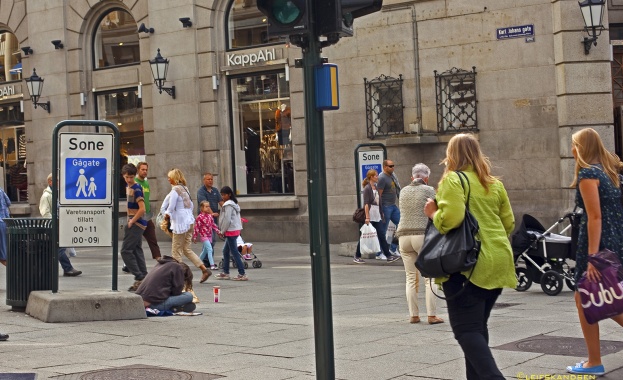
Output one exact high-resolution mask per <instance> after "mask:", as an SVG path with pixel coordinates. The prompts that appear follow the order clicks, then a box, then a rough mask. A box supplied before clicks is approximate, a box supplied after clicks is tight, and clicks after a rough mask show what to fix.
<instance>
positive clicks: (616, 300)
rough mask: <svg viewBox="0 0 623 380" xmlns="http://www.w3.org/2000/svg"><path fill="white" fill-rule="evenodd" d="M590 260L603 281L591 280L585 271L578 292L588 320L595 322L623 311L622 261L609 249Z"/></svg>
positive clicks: (591, 322)
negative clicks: (620, 271)
mask: <svg viewBox="0 0 623 380" xmlns="http://www.w3.org/2000/svg"><path fill="white" fill-rule="evenodd" d="M588 261H589V262H590V263H591V264H593V266H594V267H595V269H597V270H598V271H599V273H601V281H600V282H591V281H589V280H588V278H587V277H586V273H584V274H583V275H582V278H580V281H578V292H579V293H580V299H581V300H582V308H583V309H584V316H585V317H586V321H587V322H588V323H590V324H593V323H596V322H599V321H601V320H602V319H607V318H611V317H614V316H616V315H619V314H621V313H623V278H622V277H621V276H619V270H620V268H621V263H620V262H619V260H618V258H617V256H616V254H614V253H613V252H611V251H609V250H607V249H604V250H602V251H600V252H599V253H597V254H595V255H592V256H589V257H588Z"/></svg>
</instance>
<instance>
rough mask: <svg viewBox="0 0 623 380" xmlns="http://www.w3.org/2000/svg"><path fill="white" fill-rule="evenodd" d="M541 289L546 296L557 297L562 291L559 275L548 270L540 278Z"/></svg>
mask: <svg viewBox="0 0 623 380" xmlns="http://www.w3.org/2000/svg"><path fill="white" fill-rule="evenodd" d="M541 289H543V292H545V294H547V295H548V296H555V295H558V293H560V292H561V291H562V276H561V275H560V273H558V272H556V271H553V270H548V271H547V272H545V273H543V277H541Z"/></svg>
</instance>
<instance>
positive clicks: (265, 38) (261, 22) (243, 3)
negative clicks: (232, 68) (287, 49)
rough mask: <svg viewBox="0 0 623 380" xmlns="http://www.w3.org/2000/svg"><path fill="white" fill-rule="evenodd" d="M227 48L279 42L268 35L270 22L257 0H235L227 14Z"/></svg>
mask: <svg viewBox="0 0 623 380" xmlns="http://www.w3.org/2000/svg"><path fill="white" fill-rule="evenodd" d="M227 35H228V36H227V48H228V49H242V48H248V47H252V46H259V45H266V44H273V43H278V42H279V37H278V36H273V37H271V36H269V35H268V22H267V20H266V16H264V15H263V14H262V13H261V12H260V11H259V10H258V9H257V5H256V1H255V0H233V1H232V2H231V6H230V7H229V12H228V16H227Z"/></svg>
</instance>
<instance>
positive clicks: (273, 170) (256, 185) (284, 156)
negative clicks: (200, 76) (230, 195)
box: [230, 71, 294, 194]
mask: <svg viewBox="0 0 623 380" xmlns="http://www.w3.org/2000/svg"><path fill="white" fill-rule="evenodd" d="M230 87H231V99H232V113H233V116H232V119H233V123H232V126H233V138H234V144H233V145H234V148H233V149H234V156H235V165H234V168H235V173H234V174H235V178H236V189H235V191H236V193H237V194H294V166H293V162H292V143H291V140H292V135H291V133H292V130H291V126H292V123H291V115H290V87H289V83H288V81H286V78H285V73H284V72H283V71H281V72H272V73H262V74H248V75H245V76H240V77H233V78H231V79H230Z"/></svg>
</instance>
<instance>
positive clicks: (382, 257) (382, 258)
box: [376, 253, 387, 260]
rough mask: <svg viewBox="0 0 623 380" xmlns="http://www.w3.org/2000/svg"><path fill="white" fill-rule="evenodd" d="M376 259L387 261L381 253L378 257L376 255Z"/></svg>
mask: <svg viewBox="0 0 623 380" xmlns="http://www.w3.org/2000/svg"><path fill="white" fill-rule="evenodd" d="M376 259H377V260H387V257H385V254H383V253H381V254H380V255H376Z"/></svg>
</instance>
